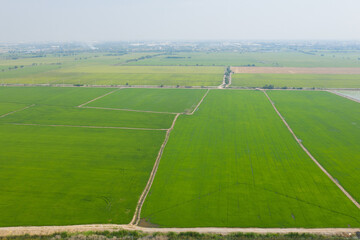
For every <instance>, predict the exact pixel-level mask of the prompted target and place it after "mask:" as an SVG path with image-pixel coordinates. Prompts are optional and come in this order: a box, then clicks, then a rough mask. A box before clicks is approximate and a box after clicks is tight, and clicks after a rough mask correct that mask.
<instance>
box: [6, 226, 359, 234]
mask: <svg viewBox="0 0 360 240" xmlns="http://www.w3.org/2000/svg"><path fill="white" fill-rule="evenodd" d="M120 230H129V231H135V230H136V231H142V232H146V233H155V232H162V233H168V232H176V233H181V232H197V233H217V234H229V233H237V232H242V233H258V234H268V233H279V234H286V233H310V234H321V235H344V234H346V235H347V236H349V234H351V235H356V233H357V232H360V228H226V227H193V228H145V227H139V226H134V225H126V224H123V225H122V224H88V225H67V226H28V227H27V226H23V227H0V236H1V237H7V236H20V235H25V234H29V235H42V236H44V235H50V234H54V233H60V232H71V233H75V232H88V231H99V232H100V231H110V232H112V231H120Z"/></svg>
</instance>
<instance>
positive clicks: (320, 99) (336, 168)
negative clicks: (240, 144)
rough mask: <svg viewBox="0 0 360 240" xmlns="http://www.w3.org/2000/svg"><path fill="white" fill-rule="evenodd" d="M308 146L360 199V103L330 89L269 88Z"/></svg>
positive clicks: (273, 98) (285, 115)
mask: <svg viewBox="0 0 360 240" xmlns="http://www.w3.org/2000/svg"><path fill="white" fill-rule="evenodd" d="M269 96H270V97H271V98H272V100H273V101H274V103H275V105H276V106H277V108H278V110H279V111H280V112H281V114H282V115H283V116H284V117H285V119H286V121H287V122H288V123H289V125H290V126H291V128H292V129H293V130H294V132H295V134H296V135H297V136H298V138H300V139H301V140H302V142H303V144H304V146H305V147H306V148H307V149H308V150H309V151H310V152H311V154H312V155H313V156H314V157H315V158H316V159H317V160H318V161H319V162H320V163H321V165H323V167H324V168H325V169H326V170H327V171H328V172H329V173H330V174H331V175H332V176H333V177H334V178H336V179H337V180H338V181H339V183H340V184H341V185H342V186H343V187H344V188H345V189H346V190H347V191H348V192H350V194H351V195H352V196H353V197H354V198H355V199H356V200H357V201H358V202H360V185H359V182H360V174H359V171H360V147H359V143H360V105H359V103H357V102H353V101H351V100H348V99H345V98H342V97H339V96H336V95H335V94H332V93H328V92H305V91H292V92H288V91H269Z"/></svg>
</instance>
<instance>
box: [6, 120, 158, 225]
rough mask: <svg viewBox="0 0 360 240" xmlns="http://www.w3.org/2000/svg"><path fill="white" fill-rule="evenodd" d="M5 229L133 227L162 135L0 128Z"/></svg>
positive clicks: (39, 128)
mask: <svg viewBox="0 0 360 240" xmlns="http://www.w3.org/2000/svg"><path fill="white" fill-rule="evenodd" d="M0 132H1V134H0V136H1V137H0V145H1V146H2V151H0V166H1V167H0V191H1V195H0V212H1V214H0V226H2V227H3V226H24V225H32V226H34V225H72V224H88V223H128V222H130V220H131V218H132V215H133V212H134V209H135V206H136V203H137V200H138V198H139V196H140V194H141V192H142V190H143V189H144V187H145V185H146V182H147V180H148V177H149V173H150V171H151V169H152V166H153V164H154V161H155V158H156V155H157V153H158V151H159V148H160V145H161V143H162V141H163V139H164V136H165V131H137V130H118V129H88V128H66V127H39V126H12V125H3V124H0Z"/></svg>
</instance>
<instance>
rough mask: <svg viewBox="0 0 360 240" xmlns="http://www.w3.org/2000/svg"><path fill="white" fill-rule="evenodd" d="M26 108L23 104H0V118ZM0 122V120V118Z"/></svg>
mask: <svg viewBox="0 0 360 240" xmlns="http://www.w3.org/2000/svg"><path fill="white" fill-rule="evenodd" d="M24 107H26V105H24V104H17V103H2V102H0V116H1V115H4V114H6V113H10V112H13V111H16V110H19V109H22V108H24ZM0 120H1V118H0Z"/></svg>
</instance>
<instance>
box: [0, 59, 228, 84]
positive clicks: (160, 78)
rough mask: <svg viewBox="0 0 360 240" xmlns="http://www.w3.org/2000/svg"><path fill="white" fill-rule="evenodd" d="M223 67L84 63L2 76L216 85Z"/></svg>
mask: <svg viewBox="0 0 360 240" xmlns="http://www.w3.org/2000/svg"><path fill="white" fill-rule="evenodd" d="M223 73H224V68H223V67H195V66H192V67H177V66H172V67H167V66H146V67H142V66H121V65H116V64H115V65H114V64H112V65H108V64H106V65H105V64H101V63H84V64H77V65H73V66H69V67H63V68H58V69H56V70H53V71H48V72H46V73H44V72H41V73H39V74H29V75H25V76H22V77H18V78H12V79H10V78H5V79H3V80H2V82H5V83H28V84H33V83H43V84H44V83H50V84H88V85H89V84H90V85H91V84H95V85H126V84H128V85H173V86H175V85H180V86H216V85H220V84H221V82H222V76H223Z"/></svg>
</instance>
